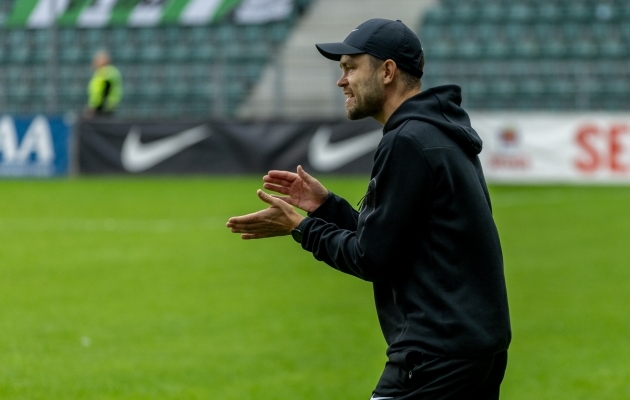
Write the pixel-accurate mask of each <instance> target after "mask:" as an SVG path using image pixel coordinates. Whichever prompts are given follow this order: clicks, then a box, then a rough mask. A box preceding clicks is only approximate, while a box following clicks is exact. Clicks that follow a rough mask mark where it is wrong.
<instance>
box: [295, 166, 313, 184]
mask: <svg viewBox="0 0 630 400" xmlns="http://www.w3.org/2000/svg"><path fill="white" fill-rule="evenodd" d="M297 174H298V176H299V177H300V178H302V180H303V181H304V182H307V183H310V182H313V177H312V176H310V175H309V174H307V173H306V171H304V169H303V168H302V166H301V165H298V167H297Z"/></svg>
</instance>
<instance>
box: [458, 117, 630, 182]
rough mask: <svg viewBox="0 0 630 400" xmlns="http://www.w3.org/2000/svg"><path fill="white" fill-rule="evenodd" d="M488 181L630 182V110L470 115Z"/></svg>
mask: <svg viewBox="0 0 630 400" xmlns="http://www.w3.org/2000/svg"><path fill="white" fill-rule="evenodd" d="M470 117H471V121H472V125H473V127H474V128H475V130H476V131H477V132H478V133H479V135H480V136H481V139H482V140H483V151H482V152H481V154H480V158H481V162H482V164H483V168H484V173H485V176H486V179H487V180H488V182H497V183H555V182H559V183H562V182H566V183H627V184H630V113H624V114H611V113H579V114H578V113H471V115H470Z"/></svg>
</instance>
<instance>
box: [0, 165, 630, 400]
mask: <svg viewBox="0 0 630 400" xmlns="http://www.w3.org/2000/svg"><path fill="white" fill-rule="evenodd" d="M322 182H323V183H324V184H325V185H326V186H327V187H329V188H330V189H331V190H333V191H335V192H336V193H339V194H341V195H343V196H345V197H346V198H348V199H349V200H350V201H351V202H352V203H356V202H357V201H358V200H359V199H360V198H361V196H362V195H363V192H364V190H365V187H366V184H367V179H366V178H365V177H360V178H333V177H326V176H324V177H322ZM260 186H261V180H260V178H258V177H256V178H251V177H250V178H188V179H174V178H173V179H170V178H169V179H114V178H108V179H76V180H74V179H72V180H58V181H2V182H0V398H2V399H42V400H43V399H46V400H51V399H63V400H73V399H118V400H120V399H152V400H155V399H224V400H231V399H234V400H237V399H238V400H248V399H252V400H253V399H255V400H267V399H268V400H278V399H322V398H326V399H331V400H335V399H336V400H349V399H368V398H369V397H370V394H371V390H372V388H373V387H374V385H375V384H376V381H377V379H378V377H379V375H380V373H381V370H382V367H383V364H384V361H385V356H384V351H385V343H384V340H383V339H382V337H381V334H380V331H379V328H378V323H377V320H376V316H375V312H374V309H373V301H372V294H371V287H370V285H369V284H368V283H366V282H362V281H360V280H358V279H355V278H352V277H350V276H347V275H343V274H341V273H339V272H337V271H334V270H332V269H331V268H329V267H327V266H325V265H324V264H321V263H318V262H317V261H316V260H314V259H313V258H312V256H311V255H310V254H308V253H306V252H304V251H302V250H301V249H300V247H299V246H298V245H297V244H295V243H294V242H293V241H292V240H291V239H290V238H289V237H286V238H274V239H268V240H261V241H242V240H240V239H239V238H238V237H237V235H233V234H231V233H230V232H229V231H228V230H227V229H226V228H224V224H225V222H226V220H227V218H228V217H230V216H232V215H238V214H243V213H249V212H252V211H255V210H257V209H259V208H261V207H262V206H263V205H264V204H263V203H261V202H260V201H259V200H258V199H257V198H256V195H255V191H256V189H257V188H259V187H260ZM491 192H492V197H493V203H494V213H495V217H496V221H497V224H498V227H499V232H500V235H501V239H502V242H503V248H504V256H505V265H506V276H507V281H508V291H509V297H510V306H511V313H512V324H513V331H514V339H513V344H512V347H511V350H510V353H509V357H510V363H509V366H508V371H507V375H506V379H505V381H504V385H503V396H502V398H504V399H510V400H518V399H523V400H525V399H527V400H531V399H537V400H539V399H553V400H562V399H570V400H576V399H610V400H618V399H624V398H630V362H628V360H630V345H628V343H629V340H630V339H629V338H630V300H629V299H630V187H562V186H548V187H510V186H505V187H492V188H491Z"/></svg>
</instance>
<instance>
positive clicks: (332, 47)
mask: <svg viewBox="0 0 630 400" xmlns="http://www.w3.org/2000/svg"><path fill="white" fill-rule="evenodd" d="M315 47H317V50H319V52H320V53H321V54H322V56H324V57H326V58H327V59H329V60H333V61H339V60H341V56H343V55H353V54H363V53H365V51H363V50H359V49H357V48H356V47H353V46H350V45H349V44H345V43H319V44H316V45H315Z"/></svg>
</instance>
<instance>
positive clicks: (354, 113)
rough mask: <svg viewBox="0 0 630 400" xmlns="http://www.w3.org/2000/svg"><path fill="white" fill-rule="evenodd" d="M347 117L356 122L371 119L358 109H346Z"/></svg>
mask: <svg viewBox="0 0 630 400" xmlns="http://www.w3.org/2000/svg"><path fill="white" fill-rule="evenodd" d="M346 116H347V117H348V119H349V120H351V121H356V120H359V119H363V118H366V117H369V115H365V114H364V113H362V112H360V110H357V109H356V108H346Z"/></svg>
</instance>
